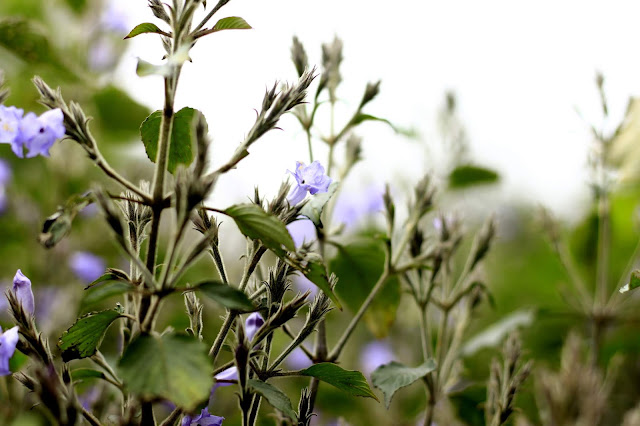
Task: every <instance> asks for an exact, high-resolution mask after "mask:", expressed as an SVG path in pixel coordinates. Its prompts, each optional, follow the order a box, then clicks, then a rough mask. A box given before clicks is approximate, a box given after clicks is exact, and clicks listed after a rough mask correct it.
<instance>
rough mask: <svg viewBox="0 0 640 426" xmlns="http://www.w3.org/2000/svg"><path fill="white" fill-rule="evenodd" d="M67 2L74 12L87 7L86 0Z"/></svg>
mask: <svg viewBox="0 0 640 426" xmlns="http://www.w3.org/2000/svg"><path fill="white" fill-rule="evenodd" d="M67 4H68V5H69V7H70V8H71V10H73V11H74V12H75V13H78V14H80V13H83V12H84V11H85V9H86V7H87V0H67Z"/></svg>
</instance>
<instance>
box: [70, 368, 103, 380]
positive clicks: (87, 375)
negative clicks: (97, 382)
mask: <svg viewBox="0 0 640 426" xmlns="http://www.w3.org/2000/svg"><path fill="white" fill-rule="evenodd" d="M71 378H72V379H73V381H77V380H84V379H104V378H105V375H104V373H103V372H102V371H98V370H93V369H91V368H78V369H77V370H73V371H72V372H71Z"/></svg>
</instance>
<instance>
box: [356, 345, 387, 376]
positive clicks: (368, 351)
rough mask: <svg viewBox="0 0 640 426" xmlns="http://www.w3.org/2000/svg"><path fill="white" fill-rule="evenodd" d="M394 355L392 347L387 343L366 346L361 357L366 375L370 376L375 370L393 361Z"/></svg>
mask: <svg viewBox="0 0 640 426" xmlns="http://www.w3.org/2000/svg"><path fill="white" fill-rule="evenodd" d="M393 359H394V355H393V351H392V350H391V345H390V344H389V343H388V342H386V341H373V342H371V343H369V344H368V345H366V346H365V347H364V349H363V350H362V355H361V356H360V365H362V371H363V373H365V375H367V376H368V375H370V374H371V373H373V370H375V369H376V368H378V367H380V366H381V365H382V364H386V363H388V362H391V361H393Z"/></svg>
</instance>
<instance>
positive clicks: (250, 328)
mask: <svg viewBox="0 0 640 426" xmlns="http://www.w3.org/2000/svg"><path fill="white" fill-rule="evenodd" d="M263 324H264V318H262V315H260V313H258V312H254V313H252V314H251V315H249V316H248V317H247V320H246V321H245V322H244V331H245V333H246V335H247V340H248V341H249V342H251V341H252V340H253V336H255V335H256V332H257V331H258V330H259V329H260V327H262V325H263Z"/></svg>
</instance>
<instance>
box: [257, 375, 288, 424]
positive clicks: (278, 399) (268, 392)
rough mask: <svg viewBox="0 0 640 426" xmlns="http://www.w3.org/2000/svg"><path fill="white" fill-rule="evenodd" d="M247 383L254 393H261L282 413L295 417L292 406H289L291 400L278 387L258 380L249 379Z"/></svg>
mask: <svg viewBox="0 0 640 426" xmlns="http://www.w3.org/2000/svg"><path fill="white" fill-rule="evenodd" d="M248 384H249V387H250V388H252V389H253V390H254V391H255V392H256V393H258V394H260V395H262V397H263V398H264V399H266V400H267V401H268V402H269V404H271V405H272V406H273V407H274V408H276V409H278V410H280V411H281V412H282V414H284V415H285V416H287V417H289V418H290V419H292V420H296V419H297V416H296V413H295V411H293V407H292V406H291V400H290V399H289V397H288V396H287V395H285V394H284V393H283V392H282V391H281V390H280V389H278V388H277V387H275V386H273V385H270V384H269V383H266V382H262V381H260V380H253V379H250V380H249V382H248Z"/></svg>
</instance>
